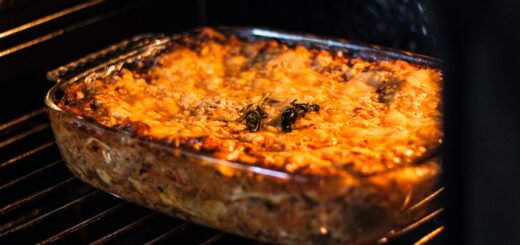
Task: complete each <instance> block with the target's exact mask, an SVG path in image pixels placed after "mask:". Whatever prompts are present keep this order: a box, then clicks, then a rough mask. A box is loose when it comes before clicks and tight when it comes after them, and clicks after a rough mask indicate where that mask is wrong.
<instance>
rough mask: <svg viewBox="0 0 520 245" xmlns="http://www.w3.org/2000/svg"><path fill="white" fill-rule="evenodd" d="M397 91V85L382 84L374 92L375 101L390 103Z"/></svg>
mask: <svg viewBox="0 0 520 245" xmlns="http://www.w3.org/2000/svg"><path fill="white" fill-rule="evenodd" d="M398 89H399V85H398V84H397V83H388V82H384V83H383V84H382V85H381V86H380V87H379V88H378V89H377V91H376V92H377V100H378V101H379V102H380V103H390V102H392V101H393V100H394V97H395V94H396V92H397V90H398Z"/></svg>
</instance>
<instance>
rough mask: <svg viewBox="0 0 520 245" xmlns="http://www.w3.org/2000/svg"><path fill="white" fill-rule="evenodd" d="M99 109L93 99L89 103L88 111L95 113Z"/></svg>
mask: <svg viewBox="0 0 520 245" xmlns="http://www.w3.org/2000/svg"><path fill="white" fill-rule="evenodd" d="M98 108H99V103H98V102H97V101H96V100H95V99H94V100H92V101H90V109H91V110H92V111H96V110H97V109H98Z"/></svg>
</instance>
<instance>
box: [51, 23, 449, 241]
mask: <svg viewBox="0 0 520 245" xmlns="http://www.w3.org/2000/svg"><path fill="white" fill-rule="evenodd" d="M145 68H146V69H145ZM440 81H441V73H440V71H439V70H438V69H435V68H430V67H425V66H420V65H416V64H412V63H410V62H407V61H404V60H379V61H368V60H364V59H361V58H355V57H351V56H349V55H348V54H347V53H345V52H342V51H336V52H332V51H329V50H325V49H313V48H307V47H304V46H301V45H295V46H289V45H286V44H283V43H281V42H279V41H276V40H267V39H266V40H259V41H255V42H251V41H246V40H241V39H239V38H235V37H229V36H225V35H223V34H221V33H219V32H217V31H214V30H212V29H205V30H204V31H202V32H201V33H200V34H199V35H195V36H186V37H184V38H183V39H182V40H180V41H179V42H175V43H174V44H172V45H171V46H170V47H169V49H168V50H167V51H166V52H164V53H162V54H161V55H159V56H158V57H154V58H153V59H148V60H147V59H143V60H141V61H140V62H137V63H134V66H132V68H131V69H128V68H124V69H122V70H121V71H119V72H116V73H114V74H113V75H111V76H108V77H103V78H98V79H84V80H82V81H79V82H74V83H71V84H67V86H63V95H62V96H60V97H59V98H57V99H56V100H55V101H54V102H55V106H56V108H54V109H57V110H50V115H51V120H52V121H53V129H54V131H55V133H56V136H57V140H58V143H59V145H60V150H61V151H62V153H63V155H64V157H65V159H66V160H67V163H68V164H69V167H70V168H71V169H72V171H73V172H74V173H76V174H77V175H78V176H79V177H80V178H82V179H84V180H85V181H87V182H89V183H91V184H93V185H94V186H97V187H99V188H102V189H105V190H107V191H109V192H112V193H115V194H117V195H119V196H122V197H124V198H127V199H129V200H132V201H135V202H138V203H141V204H144V205H146V206H149V207H152V208H155V209H157V210H160V211H163V212H166V213H170V214H174V215H177V216H180V217H183V218H185V219H188V220H193V221H195V222H197V223H201V224H206V225H210V226H213V227H216V228H220V229H224V230H227V231H230V232H234V233H238V234H242V235H246V236H251V237H255V238H259V239H263V240H266V241H271V242H279V243H300V242H307V243H344V242H358V243H363V242H369V241H373V240H374V239H377V238H380V237H381V236H382V235H384V234H385V232H388V230H389V229H391V228H392V227H394V226H396V225H397V224H399V223H406V222H409V220H410V219H413V218H414V216H416V215H419V214H420V213H422V212H419V211H414V212H415V214H414V215H411V214H403V210H405V209H404V208H403V207H404V206H406V205H409V204H410V203H413V202H414V201H418V200H420V199H421V198H423V197H425V196H426V195H427V194H429V193H430V192H431V191H432V190H433V188H434V186H435V180H436V179H437V176H438V174H439V172H440V166H439V162H438V159H435V158H431V159H425V157H426V156H428V154H429V153H430V152H432V151H434V150H435V149H436V148H438V146H439V145H440V144H441V141H442V129H441V123H442V115H441V112H440V109H439V107H440V103H441V100H440V92H441V84H440ZM62 112H65V113H62ZM78 118H80V119H81V123H77V122H76V123H74V121H77V120H78ZM107 130H108V131H107ZM107 132H108V133H107ZM110 132H111V133H110ZM147 143H150V144H147ZM418 161H421V163H420V164H418ZM412 193H413V194H412ZM406 202H408V204H404V203H406Z"/></svg>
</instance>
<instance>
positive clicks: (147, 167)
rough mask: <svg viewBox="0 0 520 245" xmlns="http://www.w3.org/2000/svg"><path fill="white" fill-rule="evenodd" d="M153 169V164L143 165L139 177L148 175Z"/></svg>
mask: <svg viewBox="0 0 520 245" xmlns="http://www.w3.org/2000/svg"><path fill="white" fill-rule="evenodd" d="M151 167H152V165H151V164H148V163H143V164H142V165H141V168H140V169H139V175H142V174H144V173H146V172H147V171H148V170H149V169H150V168H151Z"/></svg>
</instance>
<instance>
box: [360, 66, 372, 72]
mask: <svg viewBox="0 0 520 245" xmlns="http://www.w3.org/2000/svg"><path fill="white" fill-rule="evenodd" d="M369 71H370V66H365V68H363V70H362V71H361V72H369Z"/></svg>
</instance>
